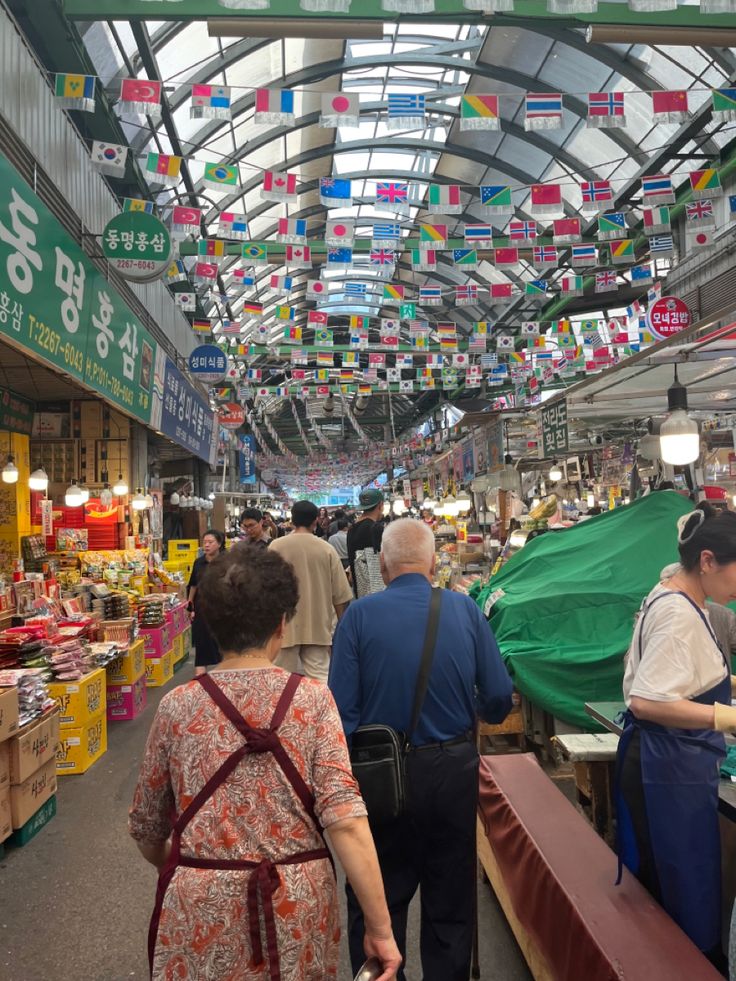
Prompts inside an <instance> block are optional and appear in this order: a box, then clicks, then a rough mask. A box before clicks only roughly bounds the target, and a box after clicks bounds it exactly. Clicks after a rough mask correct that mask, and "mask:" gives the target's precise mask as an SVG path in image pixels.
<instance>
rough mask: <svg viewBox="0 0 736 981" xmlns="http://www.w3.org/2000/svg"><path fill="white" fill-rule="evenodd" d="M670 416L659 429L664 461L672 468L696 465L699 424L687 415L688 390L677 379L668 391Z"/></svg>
mask: <svg viewBox="0 0 736 981" xmlns="http://www.w3.org/2000/svg"><path fill="white" fill-rule="evenodd" d="M667 408H668V410H669V415H668V416H667V418H666V419H665V421H664V422H663V423H662V425H661V426H660V428H659V444H660V448H661V450H662V460H663V461H664V463H669V464H671V465H672V466H684V465H685V464H687V463H694V462H695V460H697V459H698V457H699V456H700V436H699V434H698V424H697V422H696V421H695V420H694V419H691V418H690V416H689V415H688V414H687V389H686V388H685V386H684V385H682V384H681V383H680V380H679V378H678V377H677V365H675V380H674V381H673V383H672V384H671V385H670V387H669V388H668V389H667Z"/></svg>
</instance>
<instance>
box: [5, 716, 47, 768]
mask: <svg viewBox="0 0 736 981" xmlns="http://www.w3.org/2000/svg"><path fill="white" fill-rule="evenodd" d="M8 746H9V747H10V782H11V783H23V781H24V780H26V779H27V778H28V777H30V775H31V774H32V773H35V772H36V770H40V768H41V767H42V766H43V765H44V764H45V763H47V762H48V761H49V760H53V759H55V757H56V750H57V748H58V746H59V710H58V709H54V710H53V712H49V713H48V714H46V715H44V716H42V717H41V718H40V719H34V720H33V722H29V723H28V725H27V726H23V728H22V729H19V730H18V734H17V735H16V736H13V738H12V739H9V740H8Z"/></svg>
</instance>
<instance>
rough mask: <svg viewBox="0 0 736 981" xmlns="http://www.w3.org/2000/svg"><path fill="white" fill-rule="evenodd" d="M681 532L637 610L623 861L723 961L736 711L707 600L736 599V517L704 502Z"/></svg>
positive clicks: (623, 770)
mask: <svg viewBox="0 0 736 981" xmlns="http://www.w3.org/2000/svg"><path fill="white" fill-rule="evenodd" d="M678 532H679V534H678V550H679V553H680V564H681V568H680V569H679V570H677V571H676V572H675V574H674V575H673V576H671V578H669V579H667V580H665V581H664V582H663V583H658V584H657V585H656V586H655V587H654V589H653V590H652V591H651V592H650V593H649V595H648V596H647V597H646V599H645V600H644V602H643V603H642V607H641V610H640V613H639V618H638V622H637V624H636V627H635V629H634V635H633V638H632V641H631V647H630V648H629V652H628V654H627V659H626V669H625V673H624V682H623V689H624V698H625V701H626V705H627V711H626V714H625V717H624V730H623V734H622V736H621V739H620V741H619V745H618V758H617V776H618V780H617V789H616V800H617V809H618V822H617V824H618V829H619V857H620V860H621V861H622V862H623V863H624V864H625V865H626V866H627V868H629V869H630V870H631V871H632V872H633V873H634V874H635V875H637V876H638V878H639V879H640V881H641V882H642V883H643V884H644V885H645V886H646V887H647V888H648V889H649V891H650V892H651V893H652V895H653V896H654V897H655V899H657V901H658V902H659V903H661V905H662V906H663V907H664V908H665V910H667V912H668V913H669V914H670V916H671V917H672V918H673V919H674V920H675V922H676V923H678V924H679V925H680V927H681V928H682V929H683V930H684V931H685V933H686V934H687V935H688V936H689V937H690V939H691V940H692V941H693V943H695V944H696V945H697V946H698V947H699V948H700V949H701V950H702V951H704V952H705V953H706V954H708V955H709V956H710V957H711V958H712V959H713V961H714V963H716V965H717V966H721V965H722V963H723V954H722V951H721V857H720V833H719V827H718V779H719V777H718V764H719V762H720V760H721V759H722V758H723V756H724V755H725V743H724V738H723V735H722V733H723V732H736V709H735V708H732V707H731V692H732V678H731V671H730V659H729V658H728V657H727V655H728V653H729V652H724V651H723V650H722V649H721V647H720V645H719V643H718V640H717V637H716V634H715V633H714V630H713V624H712V622H711V613H710V612H709V606H708V605H707V604H706V598H707V597H710V598H711V599H712V600H714V601H715V602H716V603H721V604H724V605H725V604H726V603H729V602H732V601H733V600H734V599H736V514H733V513H731V512H727V511H724V512H720V513H719V512H716V511H714V509H713V508H711V507H710V505H708V504H706V503H702V504H699V505H698V507H697V508H696V509H695V510H694V511H692V512H691V513H690V514H689V515H685V516H683V517H682V518H680V520H679V522H678Z"/></svg>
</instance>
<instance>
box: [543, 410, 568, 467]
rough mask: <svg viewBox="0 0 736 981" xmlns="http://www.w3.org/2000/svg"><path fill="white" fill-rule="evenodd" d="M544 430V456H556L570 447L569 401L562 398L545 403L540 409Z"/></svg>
mask: <svg viewBox="0 0 736 981" xmlns="http://www.w3.org/2000/svg"><path fill="white" fill-rule="evenodd" d="M539 422H540V428H541V430H542V456H555V454H556V453H562V452H564V451H565V450H567V447H568V432H567V402H566V401H565V400H564V399H562V400H561V401H559V402H553V403H552V405H545V406H543V407H542V408H541V409H540V411H539Z"/></svg>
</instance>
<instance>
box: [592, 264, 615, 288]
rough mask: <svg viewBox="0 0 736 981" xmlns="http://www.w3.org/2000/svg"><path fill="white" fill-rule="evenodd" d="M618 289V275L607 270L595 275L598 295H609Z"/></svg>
mask: <svg viewBox="0 0 736 981" xmlns="http://www.w3.org/2000/svg"><path fill="white" fill-rule="evenodd" d="M615 289H617V283H616V273H615V272H609V271H608V270H605V271H604V272H599V273H596V274H595V291H596V293H609V292H611V290H615Z"/></svg>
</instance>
